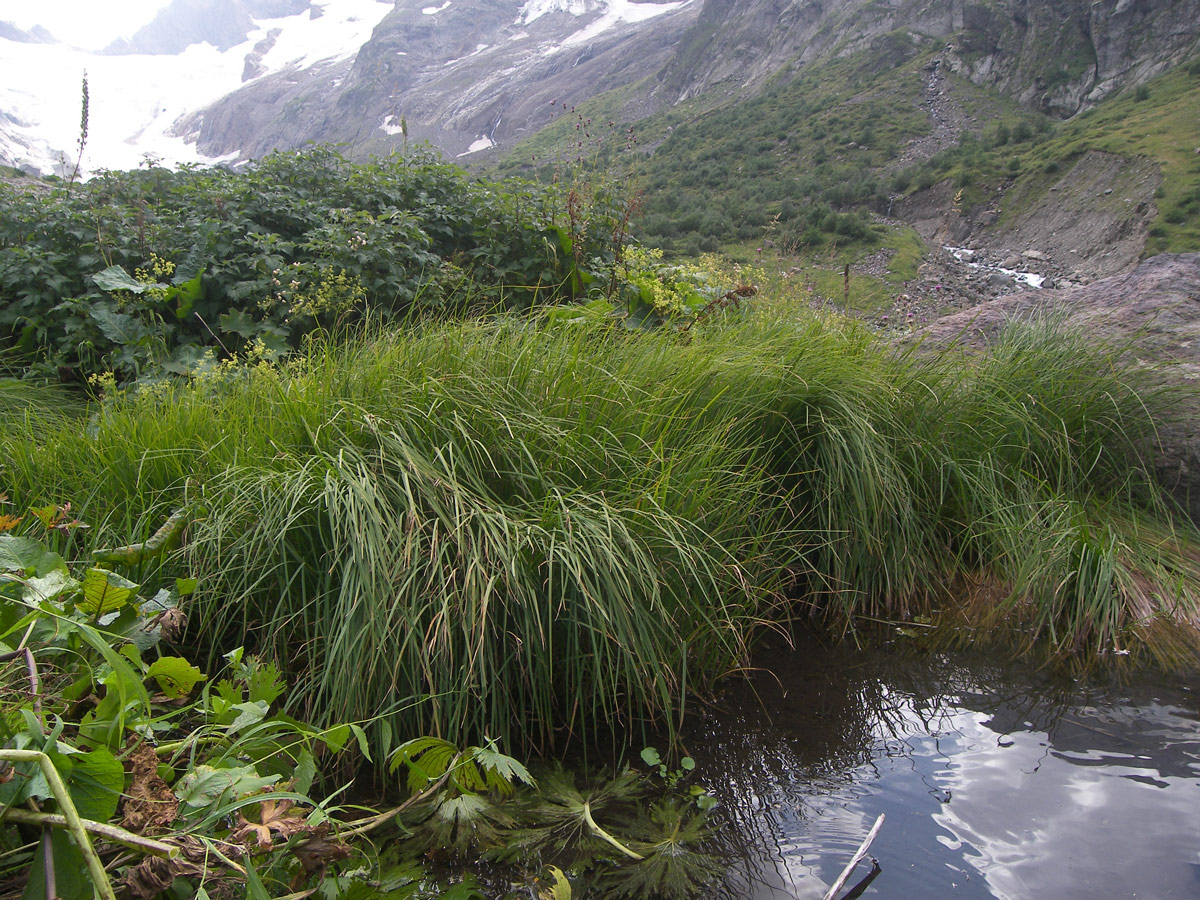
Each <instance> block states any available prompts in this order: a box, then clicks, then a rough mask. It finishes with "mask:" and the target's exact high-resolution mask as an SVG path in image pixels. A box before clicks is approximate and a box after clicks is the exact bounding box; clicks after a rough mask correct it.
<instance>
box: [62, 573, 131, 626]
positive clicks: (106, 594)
mask: <svg viewBox="0 0 1200 900" xmlns="http://www.w3.org/2000/svg"><path fill="white" fill-rule="evenodd" d="M139 587H141V585H138V584H134V583H133V582H132V581H130V580H129V579H127V578H122V577H121V576H120V575H118V574H117V573H116V572H110V571H108V570H107V569H88V570H87V573H86V574H85V575H84V576H83V599H82V600H80V601H79V603H78V604H77V606H78V608H79V609H81V610H82V611H83V612H85V613H87V614H88V615H92V616H102V615H105V614H106V613H110V612H114V611H115V610H118V609H120V608H121V607H122V606H124V605H125V604H126V603H128V602H129V598H130V597H133V596H134V595H135V594H136V593H137V589H138V588H139Z"/></svg>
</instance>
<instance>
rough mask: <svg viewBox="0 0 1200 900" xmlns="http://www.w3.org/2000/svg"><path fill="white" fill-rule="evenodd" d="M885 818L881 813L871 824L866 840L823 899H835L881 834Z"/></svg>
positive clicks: (859, 846)
mask: <svg viewBox="0 0 1200 900" xmlns="http://www.w3.org/2000/svg"><path fill="white" fill-rule="evenodd" d="M883 818H884V816H883V813H880V814H879V818H878V819H876V820H875V824H874V825H872V826H871V830H870V831H869V832H867V837H866V840H864V841H863V842H862V843H861V844H859V845H858V849H857V850H855V851H854V855H853V856H852V857H850V862H849V863H848V864H847V865H846V868H844V869H842V874H841V875H839V876H838V877H837V881H835V882H834V883H833V887H831V888H830V889H829V890H828V891H827V892H826V894H825V897H824V898H823V900H834V898H835V897H837V893H838V891H840V890H841V889H842V885H844V884H845V883H846V879H847V878H849V877H850V873H851V872H853V871H854V867H855V866H857V865H858V864H859V863H860V862H862V858H863V857H864V856H866V855H867V849H868V848H869V847H870V846H871V842H872V841H873V840H875V835H877V834H879V829H880V828H882V827H883Z"/></svg>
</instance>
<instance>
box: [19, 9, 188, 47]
mask: <svg viewBox="0 0 1200 900" xmlns="http://www.w3.org/2000/svg"><path fill="white" fill-rule="evenodd" d="M168 3H169V0H35V2H29V0H0V21H8V22H13V23H14V24H16V25H17V26H18V27H20V28H26V29H28V28H31V27H32V26H34V25H42V26H44V27H45V28H48V29H49V30H50V32H51V33H52V34H53V35H54V36H55V37H56V38H58V39H59V40H60V41H63V42H65V43H67V44H73V45H75V46H77V47H82V48H83V49H85V50H98V49H100V48H101V47H105V46H107V45H108V44H110V43H111V42H112V41H113V40H114V39H115V38H118V37H127V36H129V35H131V34H133V33H134V32H135V31H137V30H138V29H139V28H141V27H142V26H143V25H145V24H146V23H147V22H149V21H150V20H151V19H153V18H154V14H155V13H156V12H157V11H158V10H159V9H161V8H162V7H164V6H166V5H167V4H168Z"/></svg>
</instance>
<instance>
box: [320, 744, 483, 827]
mask: <svg viewBox="0 0 1200 900" xmlns="http://www.w3.org/2000/svg"><path fill="white" fill-rule="evenodd" d="M461 758H462V754H461V753H459V754H458V755H457V756H455V757H454V759H452V760H451V761H450V765H448V766H447V767H446V771H445V772H443V773H442V777H441V778H439V779H438V780H437V781H435V782H434V783H433V784H431V785H430V786H429V787H427V788H425V790H423V791H420V792H419V793H416V794H413V795H412V796H411V797H409V798H408V799H407V800H405V801H404V802H403V803H401V804H400V805H399V806H397V807H395V808H394V809H389V810H388V811H387V812H381V813H379V814H378V815H375V816H368V817H367V818H365V819H359V820H358V821H356V822H350V823H349V825H350V829H349V830H348V831H340V832H338V837H339V838H342V839H345V838H348V837H354V836H355V835H358V834H366V833H367V832H369V831H374V830H375V829H376V828H378V827H379V826H381V825H386V824H387V823H388V822H390V821H391V820H392V819H394V818H396V816H398V815H400V813H402V812H404V810H406V809H408V808H409V807H410V806H412V805H413V804H414V803H416V802H417V801H418V800H424V799H425V798H426V797H428V796H429V795H430V794H432V793H433V792H434V791H437V790H439V789H440V788H441V787H442V785H444V784H445V783H446V782H447V781H449V780H450V776H451V775H452V774H453V773H454V768H455V766H457V765H458V761H459V759H461Z"/></svg>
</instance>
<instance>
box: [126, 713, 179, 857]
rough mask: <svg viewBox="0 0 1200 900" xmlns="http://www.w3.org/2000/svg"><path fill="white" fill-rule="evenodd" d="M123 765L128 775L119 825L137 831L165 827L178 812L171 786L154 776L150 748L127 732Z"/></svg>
mask: <svg viewBox="0 0 1200 900" xmlns="http://www.w3.org/2000/svg"><path fill="white" fill-rule="evenodd" d="M126 746H128V747H129V748H130V751H129V754H128V756H126V758H125V767H126V769H127V770H128V771H129V774H130V784H129V790H128V792H127V793H126V796H125V802H124V805H123V806H122V820H121V825H122V826H123V827H125V828H128V829H129V830H130V831H134V832H137V833H138V834H142V833H145V832H146V831H147V830H150V829H165V828H167V827H168V826H169V825H170V824H171V823H172V822H174V821H175V817H176V816H177V815H178V814H179V800H178V799H176V797H175V792H174V791H172V790H171V786H170V785H169V784H167V783H166V782H165V781H163V780H162V779H161V778H160V777H159V775H158V755H157V754H156V753H155V752H154V748H153V747H152V746H150V745H149V744H147V743H146V742H145V741H141V740H139V739H138V738H136V737H134V736H133V735H130V737H129V741H128V743H127V745H126Z"/></svg>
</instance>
